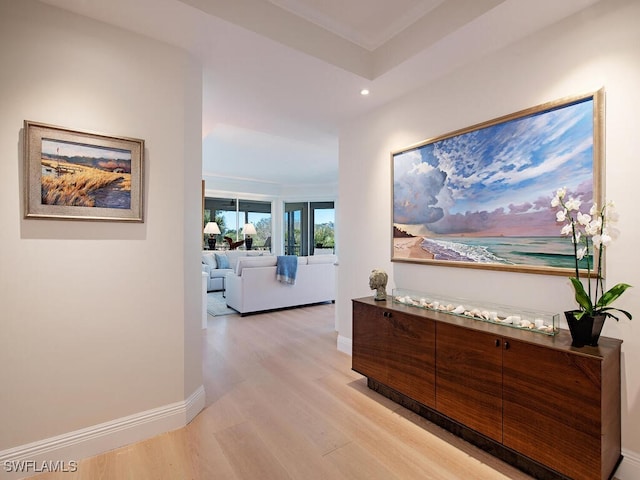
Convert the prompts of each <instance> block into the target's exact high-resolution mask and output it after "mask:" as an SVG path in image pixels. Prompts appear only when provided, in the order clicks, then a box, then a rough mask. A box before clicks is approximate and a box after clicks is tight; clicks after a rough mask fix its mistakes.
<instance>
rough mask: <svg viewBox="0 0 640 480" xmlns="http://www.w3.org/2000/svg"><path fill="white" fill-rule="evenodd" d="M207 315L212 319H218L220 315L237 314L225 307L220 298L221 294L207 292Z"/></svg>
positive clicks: (223, 300) (223, 301) (222, 298)
mask: <svg viewBox="0 0 640 480" xmlns="http://www.w3.org/2000/svg"><path fill="white" fill-rule="evenodd" d="M207 313H208V314H209V315H213V316H214V317H219V316H220V315H229V314H231V313H238V312H236V311H235V310H234V309H233V308H229V307H227V302H226V300H225V298H224V297H223V296H222V292H209V293H207Z"/></svg>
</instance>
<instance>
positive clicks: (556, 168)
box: [394, 100, 593, 236]
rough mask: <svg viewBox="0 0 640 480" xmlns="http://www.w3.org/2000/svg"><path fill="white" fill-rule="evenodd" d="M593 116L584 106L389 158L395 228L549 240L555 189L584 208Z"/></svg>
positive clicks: (589, 188)
mask: <svg viewBox="0 0 640 480" xmlns="http://www.w3.org/2000/svg"><path fill="white" fill-rule="evenodd" d="M592 116H593V102H592V101H591V100H588V101H583V102H581V103H578V104H575V105H570V106H565V107H563V108H559V109H557V110H552V111H548V112H543V113H540V114H536V115H533V116H529V117H524V118H519V119H516V120H512V121H509V122H504V123H501V124H498V125H493V126H491V127H487V128H483V129H480V130H475V131H472V132H468V133H466V134H463V135H458V136H454V137H451V138H447V139H443V140H439V141H436V142H434V143H431V144H428V145H425V146H423V147H421V148H419V149H415V150H410V151H407V152H405V153H401V154H397V155H395V156H394V223H396V224H404V225H414V226H418V225H419V226H424V227H426V229H427V230H428V231H431V232H433V233H438V234H447V233H455V234H464V233H478V232H483V231H484V232H486V233H491V234H496V233H497V232H498V231H500V229H502V230H503V231H504V232H503V233H504V234H506V235H527V236H528V235H534V234H537V235H548V234H550V233H549V232H551V231H555V230H556V225H555V218H554V215H553V212H552V211H551V210H550V208H549V202H550V201H551V198H552V196H553V194H554V192H555V191H556V190H557V189H558V188H560V187H567V189H568V190H569V191H570V192H571V193H572V194H574V195H576V196H579V197H580V198H581V199H582V200H583V201H585V202H589V203H590V202H591V198H592V176H593V142H592V139H593V120H592ZM549 219H550V220H551V221H549ZM546 224H548V225H549V226H550V227H551V229H552V230H548V231H547V229H546V228H545V225H546ZM543 230H544V231H543Z"/></svg>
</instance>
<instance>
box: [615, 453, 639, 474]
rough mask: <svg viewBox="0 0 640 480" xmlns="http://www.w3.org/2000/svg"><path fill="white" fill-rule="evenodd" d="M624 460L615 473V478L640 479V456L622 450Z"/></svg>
mask: <svg viewBox="0 0 640 480" xmlns="http://www.w3.org/2000/svg"><path fill="white" fill-rule="evenodd" d="M622 455H623V456H624V459H623V460H622V463H621V464H620V466H619V467H618V470H617V471H616V472H615V478H617V479H619V480H632V479H634V478H640V455H638V454H637V453H636V452H630V451H629V450H624V449H623V450H622Z"/></svg>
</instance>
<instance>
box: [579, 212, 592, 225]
mask: <svg viewBox="0 0 640 480" xmlns="http://www.w3.org/2000/svg"><path fill="white" fill-rule="evenodd" d="M577 218H578V223H579V224H580V225H583V226H585V227H586V226H587V225H589V222H590V221H591V215H588V214H586V213H582V212H578V217H577Z"/></svg>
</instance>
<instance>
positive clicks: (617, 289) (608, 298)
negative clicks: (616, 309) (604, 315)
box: [596, 283, 631, 308]
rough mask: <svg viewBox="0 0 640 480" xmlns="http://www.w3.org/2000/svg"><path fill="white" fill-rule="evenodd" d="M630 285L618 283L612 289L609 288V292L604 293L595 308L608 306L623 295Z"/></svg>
mask: <svg viewBox="0 0 640 480" xmlns="http://www.w3.org/2000/svg"><path fill="white" fill-rule="evenodd" d="M630 287H631V285H629V284H628V283H619V284H617V285H616V286H614V287H611V288H610V289H609V291H607V292H605V293H604V294H603V295H602V296H601V297H600V300H598V303H597V305H596V308H597V307H606V306H607V305H610V304H611V303H612V302H613V301H614V300H616V299H617V298H618V297H619V296H620V295H622V294H623V293H624V291H625V290H626V289H627V288H630Z"/></svg>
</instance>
